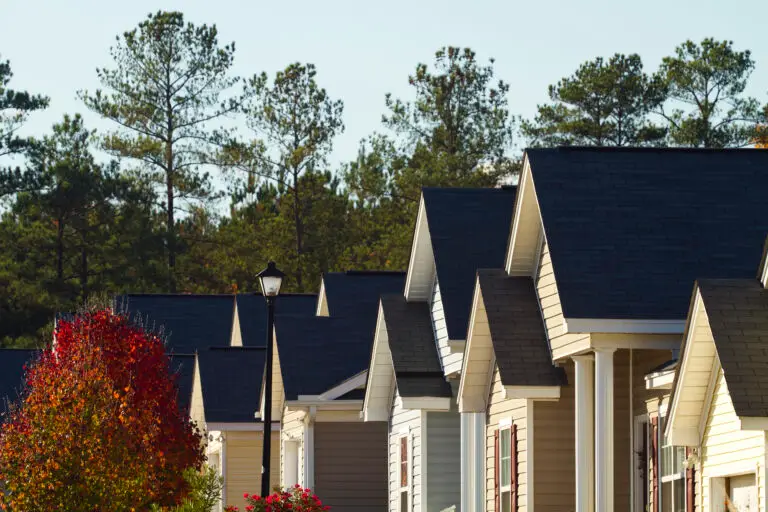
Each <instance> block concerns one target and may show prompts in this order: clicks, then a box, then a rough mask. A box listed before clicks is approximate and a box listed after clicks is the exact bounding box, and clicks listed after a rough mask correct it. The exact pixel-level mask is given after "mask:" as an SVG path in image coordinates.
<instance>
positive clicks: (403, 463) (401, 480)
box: [397, 433, 413, 512]
mask: <svg viewBox="0 0 768 512" xmlns="http://www.w3.org/2000/svg"><path fill="white" fill-rule="evenodd" d="M410 461H411V442H410V435H409V434H408V433H402V434H400V435H399V436H398V437H397V467H398V470H397V483H398V486H397V498H398V504H397V509H398V511H399V512H408V511H410V509H411V479H412V477H413V475H412V472H413V470H412V468H411V464H410ZM403 473H405V474H403ZM403 494H405V495H406V499H405V510H403Z"/></svg>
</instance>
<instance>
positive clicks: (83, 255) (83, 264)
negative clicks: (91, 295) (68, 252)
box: [80, 237, 88, 303]
mask: <svg viewBox="0 0 768 512" xmlns="http://www.w3.org/2000/svg"><path fill="white" fill-rule="evenodd" d="M80 295H81V297H82V301H83V303H85V302H87V301H88V245H87V242H86V240H85V237H83V247H82V249H81V251H80Z"/></svg>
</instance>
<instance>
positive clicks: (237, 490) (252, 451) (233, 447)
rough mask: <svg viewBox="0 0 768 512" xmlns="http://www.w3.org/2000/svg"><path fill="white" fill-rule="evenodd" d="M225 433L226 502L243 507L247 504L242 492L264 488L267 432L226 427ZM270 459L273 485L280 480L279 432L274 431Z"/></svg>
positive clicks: (241, 508) (257, 490) (257, 491)
mask: <svg viewBox="0 0 768 512" xmlns="http://www.w3.org/2000/svg"><path fill="white" fill-rule="evenodd" d="M223 434H224V443H226V447H225V449H224V453H226V461H223V465H224V467H225V470H226V474H225V475H224V481H225V482H226V486H227V488H226V499H227V503H226V504H227V505H236V506H238V507H240V510H243V509H244V507H245V506H246V502H245V499H244V498H243V493H246V492H247V493H248V494H253V493H256V494H260V492H261V462H262V456H263V455H262V454H263V452H262V446H263V439H264V437H263V436H264V432H257V431H254V432H238V431H226V432H223ZM270 459H271V464H270V465H271V468H270V472H269V473H270V484H271V486H273V487H274V486H276V485H279V482H280V432H272V452H271V454H270Z"/></svg>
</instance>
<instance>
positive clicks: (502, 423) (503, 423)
mask: <svg viewBox="0 0 768 512" xmlns="http://www.w3.org/2000/svg"><path fill="white" fill-rule="evenodd" d="M511 426H512V416H507V417H506V418H500V419H499V429H502V428H509V427H511Z"/></svg>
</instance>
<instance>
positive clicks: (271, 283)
mask: <svg viewBox="0 0 768 512" xmlns="http://www.w3.org/2000/svg"><path fill="white" fill-rule="evenodd" d="M283 277H285V274H283V273H282V272H280V270H278V269H277V267H276V266H275V262H274V261H270V262H269V263H268V264H267V268H265V269H264V270H262V271H261V272H259V274H258V278H259V281H260V282H261V293H263V294H264V298H265V299H266V300H267V360H266V363H265V369H264V372H265V374H264V417H263V418H262V420H263V422H264V445H263V458H262V462H261V495H262V496H268V495H269V458H270V455H271V453H270V452H271V451H272V450H271V448H272V354H273V352H274V347H273V345H274V330H275V299H276V298H277V295H278V294H279V293H280V285H281V284H282V282H283Z"/></svg>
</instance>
